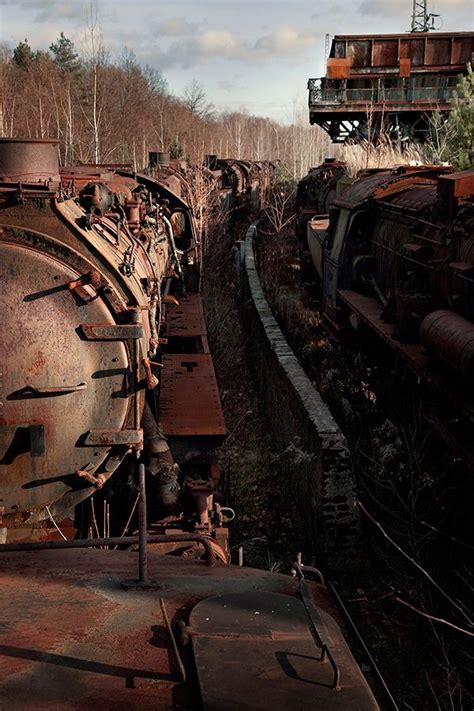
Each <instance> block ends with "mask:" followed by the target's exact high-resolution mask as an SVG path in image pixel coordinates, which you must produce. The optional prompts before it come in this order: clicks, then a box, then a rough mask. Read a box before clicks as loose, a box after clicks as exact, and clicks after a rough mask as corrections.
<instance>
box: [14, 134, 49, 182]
mask: <svg viewBox="0 0 474 711" xmlns="http://www.w3.org/2000/svg"><path fill="white" fill-rule="evenodd" d="M58 146H59V141H58V140H57V139H55V138H42V139H36V138H0V175H1V176H2V177H4V178H9V179H10V180H13V181H15V182H23V183H42V182H44V181H46V180H54V181H56V182H59V151H58Z"/></svg>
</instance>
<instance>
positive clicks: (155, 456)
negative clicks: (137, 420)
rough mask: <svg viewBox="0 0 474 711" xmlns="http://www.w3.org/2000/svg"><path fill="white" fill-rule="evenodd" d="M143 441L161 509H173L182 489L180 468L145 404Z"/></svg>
mask: <svg viewBox="0 0 474 711" xmlns="http://www.w3.org/2000/svg"><path fill="white" fill-rule="evenodd" d="M142 428H143V441H144V447H145V451H146V453H147V455H148V463H147V468H148V471H149V472H150V474H151V475H152V476H153V477H155V482H156V490H155V496H156V497H157V498H158V501H159V505H160V507H162V508H164V509H166V510H168V509H172V508H173V507H174V506H175V505H176V504H177V502H178V499H179V494H180V487H179V483H178V474H179V467H178V466H177V465H176V464H175V461H174V459H173V455H172V453H171V450H170V448H169V445H168V441H167V439H166V437H164V436H163V435H162V433H161V431H160V428H159V427H158V423H157V422H156V420H155V418H154V417H153V413H152V411H151V410H150V407H149V405H148V403H146V402H145V406H144V408H143V414H142Z"/></svg>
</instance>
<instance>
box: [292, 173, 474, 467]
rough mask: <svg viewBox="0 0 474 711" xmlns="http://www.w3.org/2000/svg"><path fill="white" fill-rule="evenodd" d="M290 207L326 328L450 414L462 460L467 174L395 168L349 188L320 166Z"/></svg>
mask: <svg viewBox="0 0 474 711" xmlns="http://www.w3.org/2000/svg"><path fill="white" fill-rule="evenodd" d="M298 207H299V221H298V226H299V233H300V235H302V234H303V233H305V231H306V237H307V243H306V244H307V247H308V248H309V250H310V253H311V257H312V261H313V264H314V267H315V268H316V271H317V273H318V276H319V281H320V284H321V302H322V311H323V313H324V316H325V317H326V319H327V320H328V321H329V322H330V323H331V324H333V326H334V327H336V328H337V329H339V330H340V329H343V328H344V327H345V326H346V325H349V324H351V325H352V326H353V327H354V328H355V329H356V330H358V331H359V332H360V333H361V334H362V335H363V334H364V333H365V334H366V335H368V334H369V333H373V334H376V335H377V336H378V337H379V338H380V339H381V340H382V341H383V342H384V343H385V344H387V345H388V347H389V349H390V350H391V351H392V352H393V353H395V354H397V356H398V357H399V358H400V357H401V359H402V361H404V362H405V363H406V364H408V366H409V367H410V369H411V370H412V371H414V372H415V373H416V374H417V377H418V378H419V379H420V380H421V381H423V383H424V384H425V385H426V386H427V388H428V389H429V391H430V392H431V393H432V396H433V397H435V398H441V399H442V400H443V403H444V410H445V412H449V411H450V408H452V411H453V412H456V415H457V419H456V429H457V434H458V435H461V434H462V433H463V432H465V434H466V437H465V440H464V442H465V447H463V449H464V453H465V454H466V455H468V456H469V458H470V459H471V460H472V455H473V452H472V451H471V446H470V445H469V439H470V436H469V432H471V433H472V423H473V420H474V402H473V398H472V385H473V383H474V323H473V321H474V171H469V170H468V171H463V172H460V173H454V172H452V170H451V169H450V168H444V167H441V166H402V167H399V168H394V169H393V170H369V171H365V172H363V173H362V174H361V175H360V176H359V177H358V178H357V179H356V180H350V179H349V178H348V177H347V175H346V171H345V168H344V164H342V163H340V162H338V161H332V160H328V161H326V162H325V163H324V164H322V165H321V166H319V167H318V168H315V169H314V170H312V171H311V172H310V173H309V174H308V175H307V176H306V178H305V179H303V181H302V182H301V183H300V186H299V192H298ZM459 416H461V419H459ZM447 429H449V428H447ZM458 440H459V438H458Z"/></svg>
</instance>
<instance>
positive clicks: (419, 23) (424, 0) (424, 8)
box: [411, 0, 439, 32]
mask: <svg viewBox="0 0 474 711" xmlns="http://www.w3.org/2000/svg"><path fill="white" fill-rule="evenodd" d="M435 17H439V15H435V14H434V13H432V12H428V0H413V14H412V16H411V31H412V32H429V31H430V30H434V21H435Z"/></svg>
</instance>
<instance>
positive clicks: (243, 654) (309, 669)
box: [187, 592, 379, 711]
mask: <svg viewBox="0 0 474 711" xmlns="http://www.w3.org/2000/svg"><path fill="white" fill-rule="evenodd" d="M321 617H322V625H323V627H324V630H325V638H326V639H327V641H328V644H329V645H330V648H334V657H335V659H336V661H337V665H338V667H339V668H340V671H341V681H340V690H339V691H335V690H334V689H333V688H332V684H333V675H334V674H333V669H332V667H331V665H330V664H329V663H328V662H327V660H325V661H322V662H321V661H318V660H319V658H320V655H321V650H320V649H319V648H318V646H317V643H316V642H315V639H314V638H313V636H312V634H311V631H310V626H309V619H308V615H307V613H306V611H305V608H304V607H303V605H302V603H301V602H300V601H299V600H297V599H295V598H292V597H288V596H286V595H279V594H275V593H272V594H268V593H267V594H262V593H258V592H246V593H237V594H230V595H229V594H227V595H218V596H214V597H210V598H207V599H206V600H204V601H202V602H200V603H199V604H198V605H196V606H195V607H194V609H193V610H192V612H191V615H190V622H189V628H188V630H187V632H188V634H189V635H190V636H191V639H192V646H193V653H194V658H195V662H196V669H197V675H198V679H199V685H200V689H201V694H202V699H203V707H204V709H209V711H210V710H211V709H213V710H214V709H219V711H240V709H252V710H255V711H274V709H279V711H280V710H281V711H293V710H294V709H295V708H304V709H321V708H324V709H328V711H336V710H337V709H341V710H342V709H344V710H347V711H348V710H349V709H351V710H352V709H364V711H376V710H377V709H378V708H379V707H378V704H377V703H376V701H375V699H374V698H373V696H372V694H371V693H370V691H369V690H368V688H367V684H366V682H365V679H364V677H363V675H362V673H361V672H360V670H359V669H358V667H357V666H356V665H354V663H353V659H352V655H351V654H350V652H349V649H348V647H347V645H346V643H345V642H344V639H343V637H342V634H341V631H340V630H339V628H338V627H337V625H336V624H335V623H334V621H333V620H332V619H331V618H330V617H329V616H328V615H326V614H324V613H321Z"/></svg>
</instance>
